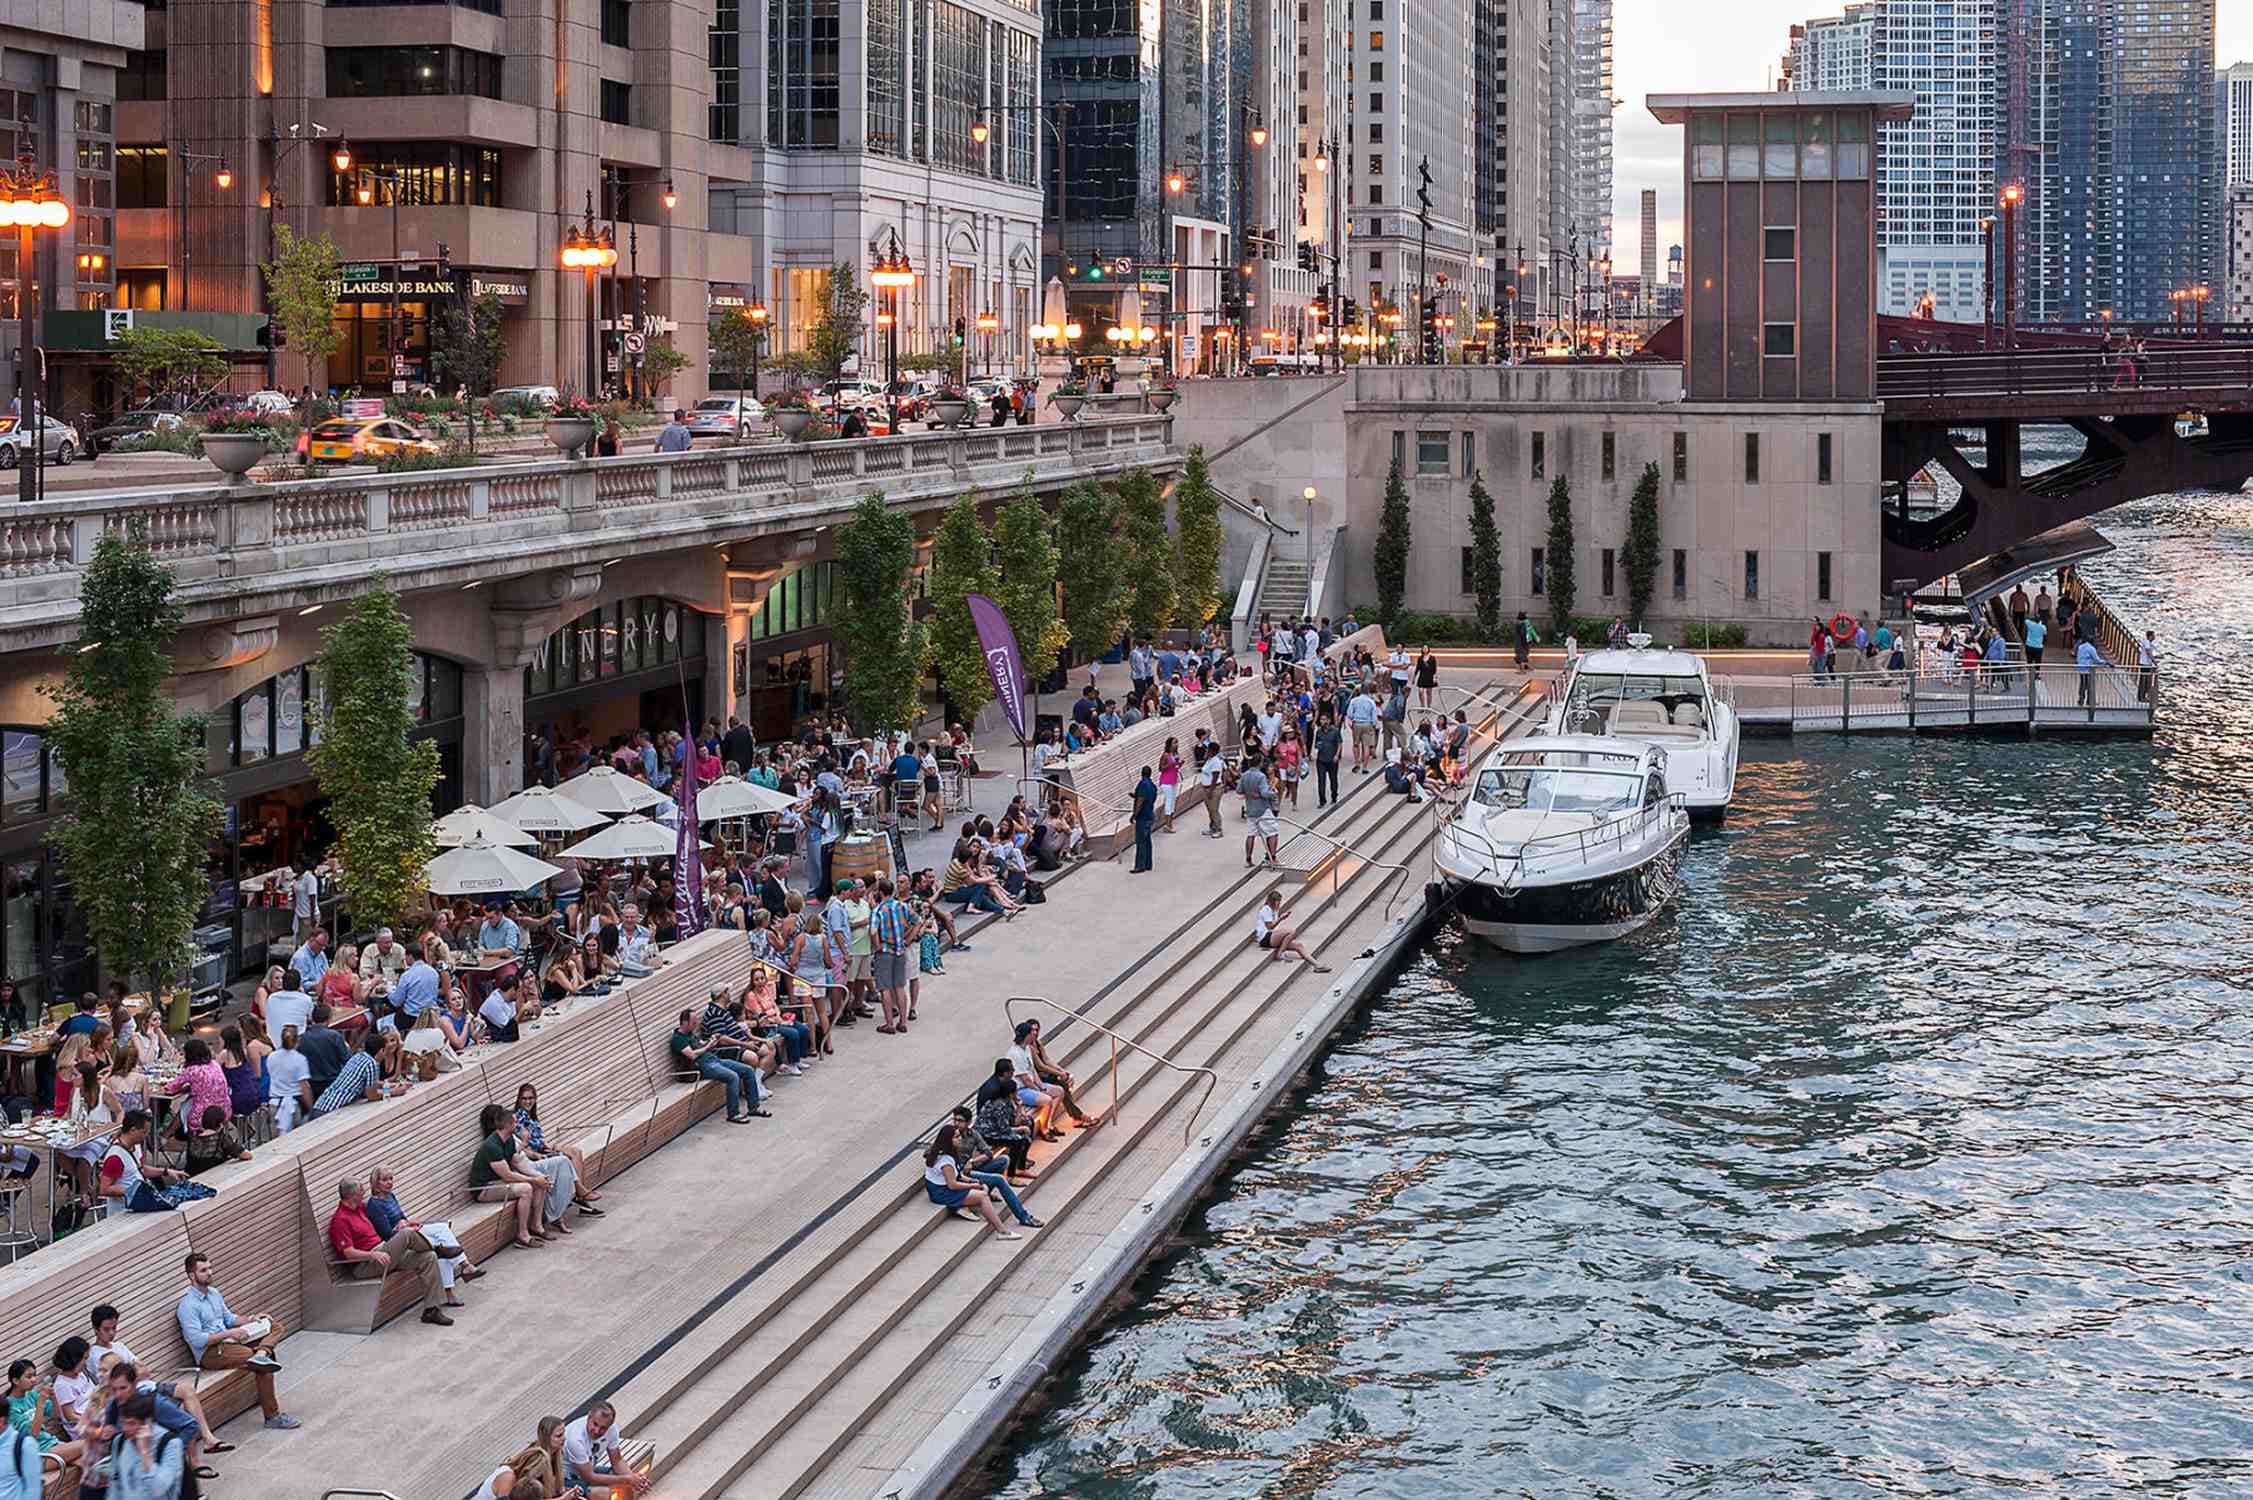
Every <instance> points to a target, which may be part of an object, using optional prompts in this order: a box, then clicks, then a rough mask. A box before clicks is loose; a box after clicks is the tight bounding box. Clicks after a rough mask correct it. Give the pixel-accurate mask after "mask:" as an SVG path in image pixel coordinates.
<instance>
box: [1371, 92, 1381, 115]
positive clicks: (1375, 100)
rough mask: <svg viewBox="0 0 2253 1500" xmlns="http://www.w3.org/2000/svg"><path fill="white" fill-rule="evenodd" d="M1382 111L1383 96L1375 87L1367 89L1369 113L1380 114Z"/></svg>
mask: <svg viewBox="0 0 2253 1500" xmlns="http://www.w3.org/2000/svg"><path fill="white" fill-rule="evenodd" d="M1384 112H1385V96H1384V95H1383V94H1380V93H1378V92H1377V91H1376V90H1375V89H1371V90H1370V91H1369V113H1371V114H1373V115H1381V114H1383V113H1384Z"/></svg>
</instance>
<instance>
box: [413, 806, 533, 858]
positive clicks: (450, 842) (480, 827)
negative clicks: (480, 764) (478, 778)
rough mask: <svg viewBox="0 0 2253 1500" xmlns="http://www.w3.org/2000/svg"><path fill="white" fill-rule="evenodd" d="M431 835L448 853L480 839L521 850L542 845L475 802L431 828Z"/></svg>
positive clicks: (454, 812) (432, 825) (455, 810)
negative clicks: (472, 840) (516, 847)
mask: <svg viewBox="0 0 2253 1500" xmlns="http://www.w3.org/2000/svg"><path fill="white" fill-rule="evenodd" d="M430 832H431V835H432V836H433V837H435V838H436V839H437V840H438V843H439V847H441V848H445V849H452V848H455V847H458V846H459V845H462V844H466V843H468V842H469V841H470V840H471V839H473V838H481V839H484V840H485V841H486V842H487V843H491V844H513V845H516V846H518V847H520V848H530V847H532V846H533V845H536V844H538V843H539V842H540V841H539V840H538V839H536V838H534V837H533V836H532V835H531V834H529V833H526V832H525V831H524V830H523V829H521V828H519V827H517V826H516V825H515V824H513V823H511V822H509V821H508V820H507V819H506V818H501V817H496V816H495V815H494V814H493V813H492V812H490V811H488V810H487V809H485V808H482V807H479V806H478V805H477V804H476V803H474V802H465V803H463V804H462V805H461V806H460V807H457V808H455V809H454V810H453V811H452V812H450V813H448V814H446V816H444V817H443V818H440V819H439V820H438V821H437V822H435V823H433V824H431V825H430Z"/></svg>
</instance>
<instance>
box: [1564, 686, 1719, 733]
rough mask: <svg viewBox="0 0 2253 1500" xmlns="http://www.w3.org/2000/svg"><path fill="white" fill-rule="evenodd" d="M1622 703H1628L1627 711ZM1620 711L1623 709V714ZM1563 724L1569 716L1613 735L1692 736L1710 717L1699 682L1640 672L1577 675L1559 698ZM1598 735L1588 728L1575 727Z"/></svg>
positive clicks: (1700, 730) (1586, 726) (1704, 692)
mask: <svg viewBox="0 0 2253 1500" xmlns="http://www.w3.org/2000/svg"><path fill="white" fill-rule="evenodd" d="M1627 705H1633V706H1631V707H1629V706H1627ZM1623 708H1624V711H1623ZM1565 713H1566V715H1567V716H1568V717H1567V720H1566V722H1567V724H1568V725H1571V724H1573V722H1574V721H1573V720H1572V719H1571V717H1570V716H1571V715H1573V714H1583V715H1591V714H1592V715H1594V716H1595V717H1596V718H1597V719H1599V720H1601V721H1602V723H1603V725H1604V726H1605V728H1608V729H1609V730H1611V731H1612V732H1613V733H1615V734H1616V733H1622V732H1624V733H1630V734H1642V733H1644V732H1645V731H1652V732H1656V733H1661V734H1664V733H1667V732H1669V731H1671V732H1672V733H1674V734H1677V735H1680V734H1685V733H1686V734H1691V735H1695V734H1698V733H1700V732H1702V731H1703V730H1704V729H1705V727H1706V725H1707V724H1708V723H1709V722H1710V721H1711V718H1712V706H1711V705H1710V704H1708V703H1707V702H1706V690H1705V683H1704V682H1703V681H1702V680H1701V679H1699V678H1696V677H1688V676H1665V677H1662V676H1659V675H1657V674H1655V673H1646V672H1628V673H1619V672H1603V673H1594V672H1582V673H1580V674H1579V675H1578V676H1576V677H1574V678H1573V680H1572V688H1571V690H1570V691H1569V692H1567V693H1566V695H1565ZM1576 732H1579V733H1600V732H1602V731H1601V730H1599V729H1597V727H1596V726H1595V725H1594V724H1586V725H1585V726H1584V727H1580V728H1577V729H1576Z"/></svg>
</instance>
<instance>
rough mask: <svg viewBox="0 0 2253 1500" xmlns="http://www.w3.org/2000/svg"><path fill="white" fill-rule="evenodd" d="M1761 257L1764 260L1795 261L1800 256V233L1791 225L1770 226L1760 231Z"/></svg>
mask: <svg viewBox="0 0 2253 1500" xmlns="http://www.w3.org/2000/svg"><path fill="white" fill-rule="evenodd" d="M1760 255H1761V258H1762V259H1763V260H1794V259H1797V258H1798V255H1799V231H1798V230H1797V229H1794V228H1792V227H1791V226H1790V225H1788V224H1787V225H1783V226H1781V227H1778V226H1775V225H1770V226H1769V227H1768V228H1766V229H1763V230H1761V231H1760Z"/></svg>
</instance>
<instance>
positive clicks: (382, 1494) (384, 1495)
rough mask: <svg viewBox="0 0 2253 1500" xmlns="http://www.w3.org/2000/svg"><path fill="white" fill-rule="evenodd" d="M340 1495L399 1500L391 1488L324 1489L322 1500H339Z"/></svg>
mask: <svg viewBox="0 0 2253 1500" xmlns="http://www.w3.org/2000/svg"><path fill="white" fill-rule="evenodd" d="M340 1495H361V1496H365V1497H367V1500H399V1497H398V1496H397V1495H394V1494H392V1493H391V1491H389V1490H323V1491H321V1500H337V1497H338V1496H340Z"/></svg>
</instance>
